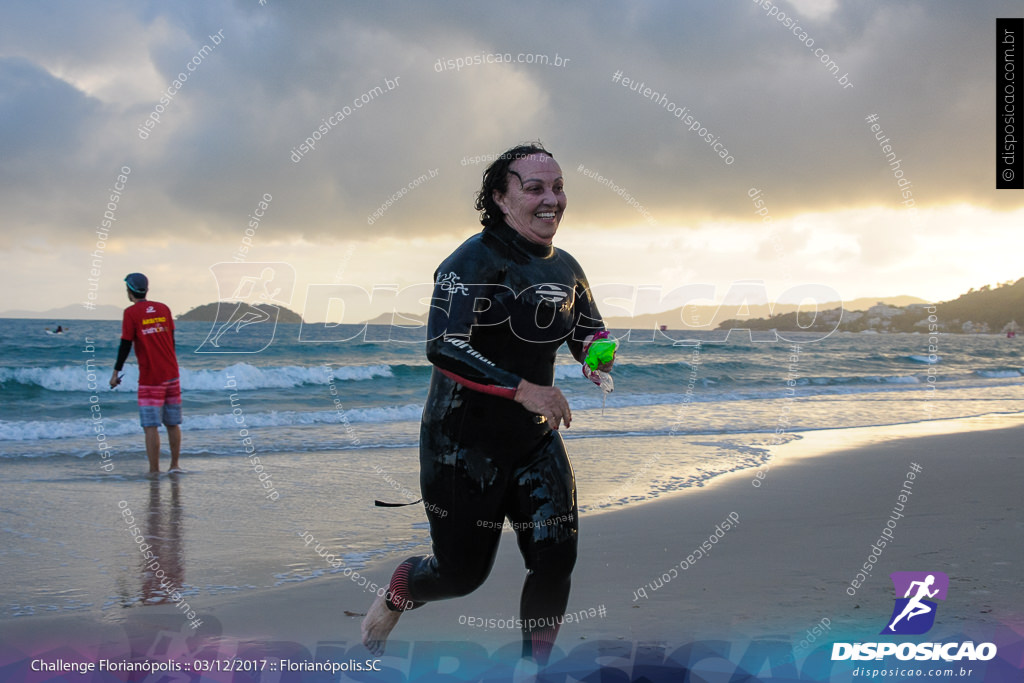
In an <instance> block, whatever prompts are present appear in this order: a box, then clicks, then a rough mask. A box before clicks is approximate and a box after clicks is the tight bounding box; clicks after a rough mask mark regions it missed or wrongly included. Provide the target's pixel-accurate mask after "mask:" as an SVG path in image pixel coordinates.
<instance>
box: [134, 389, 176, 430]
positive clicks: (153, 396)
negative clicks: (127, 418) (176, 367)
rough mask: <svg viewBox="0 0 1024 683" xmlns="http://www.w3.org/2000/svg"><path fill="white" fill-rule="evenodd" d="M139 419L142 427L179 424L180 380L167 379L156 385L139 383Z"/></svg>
mask: <svg viewBox="0 0 1024 683" xmlns="http://www.w3.org/2000/svg"><path fill="white" fill-rule="evenodd" d="M139 421H140V422H141V423H142V426H143V427H159V426H160V423H161V422H163V423H164V424H165V425H167V426H168V427H173V426H175V425H180V424H181V381H180V380H179V379H178V378H175V379H172V380H168V381H166V382H164V383H163V384H158V385H156V386H149V385H144V384H140V385H139Z"/></svg>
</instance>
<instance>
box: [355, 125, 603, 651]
mask: <svg viewBox="0 0 1024 683" xmlns="http://www.w3.org/2000/svg"><path fill="white" fill-rule="evenodd" d="M563 184H564V181H563V178H562V171H561V168H560V167H559V165H558V163H557V162H556V161H555V160H554V157H552V156H551V154H550V153H549V152H548V151H547V150H545V149H544V148H543V147H541V146H540V145H539V144H538V145H523V146H519V147H515V148H513V149H510V150H509V151H507V152H505V153H504V154H502V155H501V156H500V157H499V158H498V159H497V160H496V161H494V163H492V164H491V165H490V166H489V167H488V168H487V170H486V171H485V172H484V175H483V185H482V187H481V189H480V192H479V193H478V195H477V200H476V208H477V209H478V210H479V211H480V212H481V218H480V222H481V223H482V224H483V226H484V229H483V231H481V232H480V233H477V234H476V235H474V236H472V237H470V238H469V239H468V240H466V241H465V242H464V243H463V244H462V245H461V246H459V248H458V249H456V250H455V251H454V252H453V253H452V254H451V255H450V256H449V257H448V258H447V259H445V261H444V262H443V263H442V264H441V265H440V266H439V267H438V269H437V271H436V272H435V274H434V283H435V284H434V292H433V297H432V300H431V308H430V314H429V317H428V321H427V326H428V335H427V337H428V340H429V341H428V342H427V358H428V359H429V360H430V362H431V363H432V364H433V366H434V368H433V373H432V374H431V378H430V390H429V393H428V395H427V400H426V404H425V405H424V408H423V419H422V422H421V427H420V487H421V491H422V494H423V499H424V502H425V503H426V510H427V518H428V520H429V523H430V537H431V540H432V543H433V548H432V550H433V554H432V555H429V556H425V557H410V558H409V559H407V560H405V561H404V562H402V563H401V564H400V565H399V566H398V568H397V569H396V570H395V572H394V574H393V575H392V578H391V582H390V586H389V589H388V590H387V591H386V593H385V594H384V595H383V596H381V595H380V593H378V598H377V600H376V601H375V602H374V603H373V605H372V606H371V608H370V611H369V613H368V614H367V615H366V618H365V619H364V620H363V624H362V632H363V643H364V644H365V645H366V647H367V648H368V649H369V650H370V651H371V652H374V653H376V654H380V653H382V652H383V650H384V645H385V643H386V640H387V637H388V634H389V633H390V632H391V630H392V629H393V628H394V627H395V625H396V624H397V623H398V619H399V617H400V616H401V614H402V612H403V611H405V610H409V609H415V608H417V607H419V606H421V605H423V604H424V603H427V602H431V601H434V600H444V599H446V598H454V597H458V596H463V595H467V594H469V593H471V592H473V591H474V590H476V589H477V588H478V587H480V585H481V584H483V582H484V580H485V579H486V578H487V575H488V573H489V572H490V570H491V566H492V565H493V563H494V558H495V555H496V553H497V550H498V542H499V541H500V539H501V529H502V526H503V524H504V521H505V518H506V517H507V518H508V519H509V520H510V521H511V522H512V526H513V528H514V529H515V531H516V536H517V540H518V543H519V549H520V551H521V552H522V554H523V559H524V560H525V562H526V569H527V573H526V582H525V584H524V586H523V592H522V598H521V602H520V612H521V615H520V616H521V621H522V634H523V656H524V657H532V658H533V659H534V660H536V661H537V662H538V663H539V664H544V663H546V662H547V660H548V657H549V655H550V652H551V648H552V646H553V644H554V641H555V636H556V635H557V633H558V628H559V625H560V623H561V620H562V616H563V615H564V613H565V608H566V605H567V603H568V600H569V587H570V581H571V576H572V570H573V567H574V566H575V563H576V545H577V529H578V527H577V507H576V483H575V480H574V479H573V473H572V466H571V465H570V463H569V458H568V456H567V455H566V452H565V448H564V446H563V444H562V438H561V436H560V435H559V433H558V431H557V430H558V428H559V425H560V424H562V423H564V424H565V426H566V427H569V423H570V421H571V420H572V413H571V411H570V410H569V404H568V402H567V401H566V399H565V396H563V394H562V392H561V391H560V390H559V389H558V388H557V387H554V386H553V383H554V374H555V372H554V366H555V355H556V353H557V351H558V349H559V347H561V345H562V343H563V342H567V343H568V345H569V349H570V351H571V352H572V354H573V356H574V357H575V358H576V359H577V360H579V361H580V362H583V360H584V358H585V357H586V356H587V351H588V348H589V346H590V344H591V342H592V341H594V340H595V339H601V338H605V337H607V332H606V331H605V328H604V323H603V322H602V320H601V316H600V314H599V313H598V311H597V307H596V306H595V305H594V302H593V300H592V299H591V296H590V288H589V285H588V284H587V279H586V276H585V275H584V273H583V270H582V268H580V266H579V264H578V263H577V262H576V260H575V259H574V258H573V257H572V256H570V255H569V254H567V253H566V252H564V251H562V250H560V249H557V248H555V247H553V246H552V245H551V242H552V239H553V238H554V236H555V231H556V230H557V229H558V224H559V222H560V221H561V219H562V213H563V212H564V211H565V206H566V198H565V192H564V190H563ZM611 365H612V362H611V361H607V362H605V363H603V364H602V365H601V370H602V371H608V370H610V369H611Z"/></svg>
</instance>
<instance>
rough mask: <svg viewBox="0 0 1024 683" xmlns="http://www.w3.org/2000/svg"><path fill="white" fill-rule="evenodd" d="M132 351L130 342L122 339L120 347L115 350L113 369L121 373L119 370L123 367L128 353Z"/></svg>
mask: <svg viewBox="0 0 1024 683" xmlns="http://www.w3.org/2000/svg"><path fill="white" fill-rule="evenodd" d="M131 350H132V342H131V340H130V339H122V340H121V347H120V348H119V349H118V350H117V362H116V363H114V369H115V370H117V371H118V372H121V368H123V367H124V362H125V361H126V360H128V352H129V351H131Z"/></svg>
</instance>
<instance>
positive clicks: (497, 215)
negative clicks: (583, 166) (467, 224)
mask: <svg viewBox="0 0 1024 683" xmlns="http://www.w3.org/2000/svg"><path fill="white" fill-rule="evenodd" d="M534 154H545V155H547V156H549V157H551V158H552V159H554V158H555V156H554V155H553V154H552V153H551V152H549V151H547V150H546V149H544V145H543V144H541V142H540V141H539V140H538V141H537V142H529V143H526V144H523V145H518V146H516V147H513V148H512V149H510V150H508V151H506V152H504V153H502V154H501V155H500V156H499V157H498V158H497V159H495V160H494V161H493V162H491V165H490V166H488V167H487V170H485V171H484V177H483V183H482V184H481V186H480V191H479V192H478V193H477V195H476V210H477V211H479V212H480V224H481V225H483V226H484V227H487V228H490V227H493V226H496V225H501V224H502V223H504V222H505V215H504V214H503V213H502V212H501V207H500V206H498V204H497V202H495V201H494V196H493V195H494V191H495V190H497V191H498V193H499V194H505V192H507V191H508V175H509V167H511V166H512V162H513V161H515V160H516V159H525V158H526V157H528V156H532V155H534Z"/></svg>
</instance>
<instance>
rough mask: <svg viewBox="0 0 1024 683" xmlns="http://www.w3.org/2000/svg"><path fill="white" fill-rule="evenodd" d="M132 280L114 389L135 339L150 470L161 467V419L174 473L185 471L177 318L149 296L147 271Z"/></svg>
mask: <svg viewBox="0 0 1024 683" xmlns="http://www.w3.org/2000/svg"><path fill="white" fill-rule="evenodd" d="M124 281H125V283H126V284H127V285H128V300H129V301H131V302H132V305H131V306H129V307H128V308H126V309H124V317H123V319H122V321H121V347H120V349H118V351H117V362H115V363H114V373H113V374H112V375H111V376H110V388H111V389H113V388H114V387H116V386H117V385H118V384H120V383H121V377H120V375H119V374H118V373H120V372H121V369H122V368H123V367H124V363H125V361H126V360H127V359H128V352H129V351H131V348H132V343H133V342H134V343H135V357H136V359H137V360H138V361H139V421H140V422H141V423H142V429H143V431H144V432H145V433H146V457H147V458H148V459H149V474H150V475H155V474H157V473H159V472H160V423H161V422H163V424H164V426H165V427H166V428H167V441H168V442H169V443H170V447H171V467H170V469H169V470H168V471H169V472H176V471H177V472H180V471H181V468H180V467H178V456H179V455H180V453H181V382H180V380H179V377H178V358H177V356H176V355H175V352H174V317H173V316H172V315H171V309H170V308H168V307H167V306H166V305H164V304H162V303H160V302H158V301H149V300H147V299H146V294H147V292H148V291H149V280H148V279H147V278H146V276H145V275H143V274H142V273H132V274H130V275H129V276H128V277H126V278H125V279H124Z"/></svg>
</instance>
